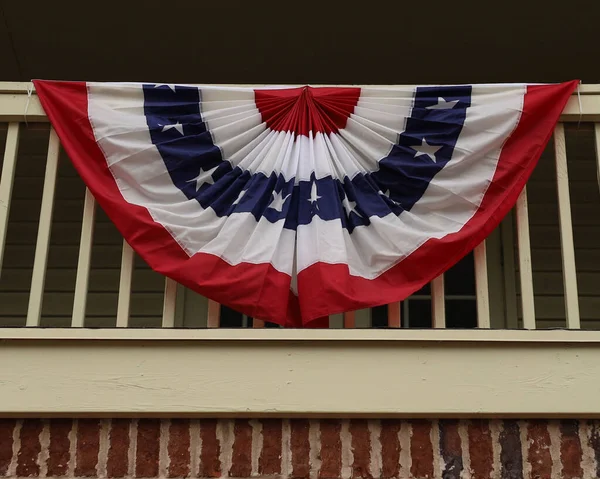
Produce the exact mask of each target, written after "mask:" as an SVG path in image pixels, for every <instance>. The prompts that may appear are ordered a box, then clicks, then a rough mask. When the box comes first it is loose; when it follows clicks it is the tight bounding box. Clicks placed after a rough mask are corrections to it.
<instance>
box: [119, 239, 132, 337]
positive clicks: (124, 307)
mask: <svg viewBox="0 0 600 479" xmlns="http://www.w3.org/2000/svg"><path fill="white" fill-rule="evenodd" d="M133 260H134V252H133V249H132V248H131V246H129V243H127V241H125V240H123V252H122V254H121V277H120V279H119V302H118V304H117V328H126V327H127V326H129V304H130V302H131V278H132V276H133Z"/></svg>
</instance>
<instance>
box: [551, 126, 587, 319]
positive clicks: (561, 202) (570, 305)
mask: <svg viewBox="0 0 600 479" xmlns="http://www.w3.org/2000/svg"><path fill="white" fill-rule="evenodd" d="M554 153H555V159H556V186H557V190H558V219H559V226H560V243H561V251H562V264H563V286H564V291H565V312H566V314H567V328H569V329H579V328H580V327H581V325H580V320H579V297H578V294H577V273H576V269H575V245H574V243H573V224H572V222H571V199H570V198H569V173H568V169H567V145H566V140H565V127H564V125H563V124H562V123H559V124H558V125H556V128H555V130H554Z"/></svg>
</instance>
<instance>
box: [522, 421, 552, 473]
mask: <svg viewBox="0 0 600 479" xmlns="http://www.w3.org/2000/svg"><path fill="white" fill-rule="evenodd" d="M527 441H528V442H529V448H528V450H527V462H529V464H531V475H532V477H535V478H537V479H552V455H551V454H550V446H551V444H552V442H551V440H550V434H549V433H548V427H547V423H546V421H540V420H536V421H530V422H529V424H528V427H527Z"/></svg>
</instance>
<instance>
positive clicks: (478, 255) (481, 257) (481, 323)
mask: <svg viewBox="0 0 600 479" xmlns="http://www.w3.org/2000/svg"><path fill="white" fill-rule="evenodd" d="M473 254H474V258H475V293H476V298H477V327H478V328H489V327H490V291H489V287H488V272H487V254H486V250H485V241H482V242H481V243H480V244H479V245H478V246H477V247H476V248H475V251H474V252H473Z"/></svg>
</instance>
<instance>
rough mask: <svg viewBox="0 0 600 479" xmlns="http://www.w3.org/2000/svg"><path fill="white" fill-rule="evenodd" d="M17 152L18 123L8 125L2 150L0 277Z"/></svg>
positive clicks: (0, 179) (0, 177)
mask: <svg viewBox="0 0 600 479" xmlns="http://www.w3.org/2000/svg"><path fill="white" fill-rule="evenodd" d="M18 150H19V123H16V122H15V123H10V124H9V125H8V132H7V133H6V146H5V148H4V162H3V163H2V174H1V176H0V275H2V258H3V257H4V247H5V244H6V230H7V229H8V214H9V212H10V200H11V195H12V189H13V184H14V180H15V166H16V164H17V153H18Z"/></svg>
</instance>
